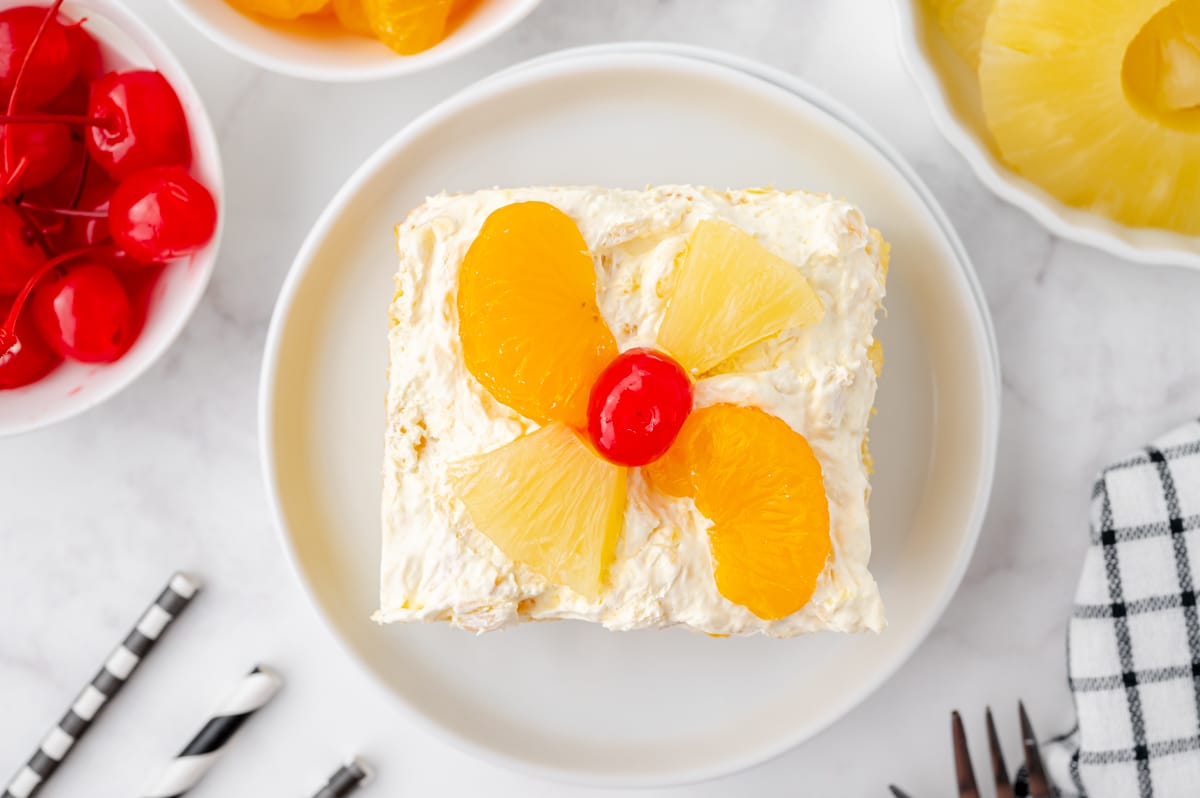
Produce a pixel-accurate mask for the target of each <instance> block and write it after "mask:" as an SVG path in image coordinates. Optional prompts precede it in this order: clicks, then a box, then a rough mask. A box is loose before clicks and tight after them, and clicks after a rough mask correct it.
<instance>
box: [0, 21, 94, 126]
mask: <svg viewBox="0 0 1200 798" xmlns="http://www.w3.org/2000/svg"><path fill="white" fill-rule="evenodd" d="M57 5H58V4H56V5H55V6H53V7H51V9H47V8H46V7H44V6H43V7H37V6H20V7H18V8H9V9H6V10H4V11H0V92H3V93H4V94H5V95H6V96H7V95H10V94H11V93H12V91H13V86H14V85H15V84H16V81H17V75H18V73H19V72H20V71H21V64H22V63H23V62H24V60H25V55H26V53H28V52H29V49H30V47H32V46H33V45H34V44H35V43H36V45H37V46H36V47H34V48H33V54H32V55H31V56H30V57H29V66H28V68H27V69H26V70H25V75H24V77H22V78H21V86H20V92H19V93H18V95H17V98H16V99H17V103H16V105H17V107H20V108H40V107H41V106H42V105H44V104H45V103H47V102H49V101H50V100H53V99H54V98H55V97H57V96H58V95H59V94H61V93H62V91H63V89H65V88H67V84H69V83H70V82H71V79H72V78H74V77H75V73H76V72H77V70H78V68H79V53H78V50H77V47H76V45H75V42H74V39H73V37H72V34H71V33H70V31H69V30H68V28H67V27H66V26H65V25H63V24H62V23H60V22H59V21H58V19H57V16H58V14H57ZM47 13H52V14H54V16H55V18H54V19H51V20H49V22H48V23H47V25H46V28H45V30H44V31H43V32H42V35H41V37H40V38H38V30H39V29H40V28H41V27H42V22H43V20H45V18H46V15H47Z"/></svg>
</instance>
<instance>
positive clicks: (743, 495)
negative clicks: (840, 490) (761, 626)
mask: <svg viewBox="0 0 1200 798" xmlns="http://www.w3.org/2000/svg"><path fill="white" fill-rule="evenodd" d="M644 473H645V474H646V477H647V478H648V479H649V480H650V483H651V485H652V486H653V487H655V488H657V489H658V490H661V491H662V492H664V493H667V494H669V495H672V496H690V497H691V498H693V499H694V500H695V502H696V507H697V509H699V510H700V512H701V513H703V514H704V515H705V516H706V517H707V518H708V519H709V520H711V521H712V522H713V525H712V527H711V528H710V529H709V532H708V540H709V547H710V550H711V552H712V558H713V564H714V572H715V576H716V582H717V590H718V591H719V592H720V593H721V595H722V596H724V597H725V598H727V599H729V600H730V601H732V602H734V603H735V604H741V605H742V606H744V607H746V608H747V609H749V610H750V611H751V612H753V613H754V614H755V615H757V616H758V617H760V618H763V619H764V620H777V619H779V618H785V617H787V616H788V615H791V614H792V613H794V612H796V611H797V610H799V609H801V608H802V607H803V606H804V605H805V604H807V603H808V601H809V599H810V598H812V594H813V591H814V590H815V589H816V585H817V579H818V577H820V575H821V573H822V572H823V571H824V570H825V563H826V561H827V560H828V559H829V557H830V555H831V554H832V552H833V544H832V541H831V539H830V536H829V502H828V500H827V498H826V496H825V482H824V478H823V477H822V474H821V464H820V463H819V462H818V461H817V458H816V455H814V454H813V451H812V448H811V447H810V446H809V445H808V441H807V440H805V438H804V436H803V435H800V434H799V433H797V432H796V431H795V430H793V429H792V428H791V427H789V426H788V425H787V424H786V423H785V422H784V421H782V420H781V419H779V418H776V417H775V416H772V415H769V414H768V413H765V412H764V411H762V410H759V409H758V408H753V407H739V406H736V405H714V406H712V407H705V408H702V409H700V410H697V411H695V412H694V413H692V415H691V416H690V417H689V418H688V420H687V422H686V423H685V424H684V425H683V430H682V431H681V432H680V433H679V437H678V438H677V439H676V441H675V445H674V446H673V447H672V448H671V450H670V451H669V452H667V454H666V456H664V457H663V458H662V459H660V460H658V461H656V462H654V463H651V464H650V465H648V466H646V467H645V472H644Z"/></svg>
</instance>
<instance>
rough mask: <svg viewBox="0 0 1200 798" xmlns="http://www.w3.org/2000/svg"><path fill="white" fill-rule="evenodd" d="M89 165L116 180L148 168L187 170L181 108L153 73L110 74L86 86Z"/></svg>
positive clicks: (159, 75) (187, 145) (189, 145)
mask: <svg viewBox="0 0 1200 798" xmlns="http://www.w3.org/2000/svg"><path fill="white" fill-rule="evenodd" d="M88 115H89V116H90V117H91V118H92V119H93V120H96V121H97V122H103V123H104V124H96V125H92V126H91V127H90V129H89V131H88V139H87V144H88V152H89V153H91V156H92V160H93V161H95V162H96V163H98V164H99V165H100V166H101V167H102V168H103V169H104V171H106V172H108V173H109V174H110V175H112V176H113V177H114V178H115V179H117V180H124V179H125V178H126V177H129V176H130V175H132V174H133V173H134V172H137V171H139V170H141V169H149V168H151V167H154V166H188V165H189V164H190V163H191V160H192V141H191V138H190V136H189V135H188V126H187V119H186V118H185V117H184V115H183V105H182V104H180V102H179V95H177V94H176V93H175V89H173V88H171V84H170V83H168V82H167V79H166V78H164V77H163V76H162V73H159V72H150V71H146V70H136V71H132V72H110V73H108V74H107V75H105V76H104V77H102V78H100V79H99V80H97V81H95V82H94V83H92V93H91V99H90V100H89V102H88Z"/></svg>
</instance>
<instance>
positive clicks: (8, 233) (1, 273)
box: [0, 204, 46, 296]
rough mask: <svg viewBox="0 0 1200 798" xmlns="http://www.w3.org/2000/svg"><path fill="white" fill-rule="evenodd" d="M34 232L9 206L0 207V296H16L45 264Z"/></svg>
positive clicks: (19, 213)
mask: <svg viewBox="0 0 1200 798" xmlns="http://www.w3.org/2000/svg"><path fill="white" fill-rule="evenodd" d="M39 236H40V234H39V233H38V231H37V229H36V228H35V227H34V226H33V224H32V223H31V222H30V221H29V220H28V219H26V218H25V216H23V215H22V214H21V212H20V211H18V210H17V209H16V208H14V207H13V206H11V205H4V204H0V296H2V295H4V294H15V293H17V292H18V291H20V290H21V287H22V286H24V285H25V282H26V281H27V280H28V279H29V278H30V276H32V275H33V273H34V272H36V271H37V269H38V267H39V266H41V265H42V264H43V263H45V262H46V252H45V250H43V249H42V247H41V245H40V243H39Z"/></svg>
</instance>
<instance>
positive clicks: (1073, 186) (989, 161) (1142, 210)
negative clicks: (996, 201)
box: [896, 0, 1200, 268]
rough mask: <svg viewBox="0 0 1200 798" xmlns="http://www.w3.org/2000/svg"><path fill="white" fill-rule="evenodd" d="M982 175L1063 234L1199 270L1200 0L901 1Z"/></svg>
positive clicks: (915, 51)
mask: <svg viewBox="0 0 1200 798" xmlns="http://www.w3.org/2000/svg"><path fill="white" fill-rule="evenodd" d="M896 5H897V9H898V11H899V18H900V35H901V42H902V48H901V49H902V50H903V51H904V55H905V60H906V62H907V64H908V67H909V69H910V71H911V73H912V75H913V77H914V78H915V79H916V81H917V83H918V84H919V85H920V87H921V90H922V92H923V93H924V94H925V97H926V99H927V100H928V102H929V105H930V108H931V110H932V113H933V115H934V117H935V119H936V121H937V124H938V126H939V127H940V128H941V130H942V132H943V133H944V134H945V135H946V137H947V138H948V139H949V140H950V141H951V142H952V143H953V144H954V146H955V147H956V148H957V149H958V150H959V151H960V152H961V153H962V155H963V156H964V157H965V158H966V159H967V160H968V161H969V162H970V163H971V165H972V166H973V167H974V169H975V171H976V173H977V174H978V175H979V177H980V179H981V180H983V182H984V183H986V184H987V185H988V186H989V187H990V188H991V189H992V190H993V191H995V192H996V193H997V194H998V195H1000V196H1001V197H1003V198H1004V199H1006V200H1008V201H1010V202H1012V203H1013V204H1015V205H1017V206H1019V207H1021V208H1023V209H1025V210H1026V211H1027V212H1029V213H1030V214H1031V215H1032V216H1034V217H1035V218H1036V219H1038V220H1039V221H1040V222H1042V223H1043V224H1044V225H1045V226H1046V227H1047V228H1048V229H1049V230H1051V231H1052V232H1054V233H1056V234H1058V235H1060V236H1062V237H1063V238H1067V239H1071V240H1074V241H1078V242H1082V243H1085V244H1089V245H1091V246H1094V247H1096V248H1099V249H1102V250H1105V251H1108V252H1111V253H1113V254H1115V255H1118V256H1120V257H1124V258H1127V259H1130V260H1134V261H1138V262H1143V263H1154V264H1170V265H1183V266H1192V267H1196V268H1200V0H1096V1H1095V2H1089V3H1081V2H1079V0H896Z"/></svg>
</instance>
